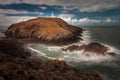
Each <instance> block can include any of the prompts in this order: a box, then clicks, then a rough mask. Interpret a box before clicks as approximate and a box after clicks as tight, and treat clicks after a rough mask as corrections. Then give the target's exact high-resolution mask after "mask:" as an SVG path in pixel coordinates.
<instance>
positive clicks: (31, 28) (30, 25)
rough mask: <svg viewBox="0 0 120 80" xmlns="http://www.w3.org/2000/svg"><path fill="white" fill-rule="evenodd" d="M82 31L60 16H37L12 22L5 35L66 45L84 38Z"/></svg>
mask: <svg viewBox="0 0 120 80" xmlns="http://www.w3.org/2000/svg"><path fill="white" fill-rule="evenodd" d="M82 31H83V29H81V28H79V27H76V26H72V25H69V24H68V23H66V22H65V21H64V20H62V19H60V18H36V19H31V20H28V21H24V22H19V23H15V24H12V25H11V26H10V27H9V28H8V29H7V30H6V32H5V35H6V37H9V38H33V39H35V40H36V39H37V41H39V42H42V43H50V44H59V45H60V44H61V45H62V44H63V45H65V44H70V43H73V42H78V41H79V40H82V38H80V36H82V35H81V33H82Z"/></svg>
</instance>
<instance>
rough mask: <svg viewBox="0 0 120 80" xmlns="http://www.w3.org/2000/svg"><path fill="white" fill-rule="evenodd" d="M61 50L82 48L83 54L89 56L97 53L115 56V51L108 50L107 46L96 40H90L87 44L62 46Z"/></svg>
mask: <svg viewBox="0 0 120 80" xmlns="http://www.w3.org/2000/svg"><path fill="white" fill-rule="evenodd" d="M61 50H62V51H67V50H69V51H79V50H84V51H83V55H86V56H90V55H91V54H97V55H110V56H115V55H116V53H115V52H108V47H106V46H104V45H102V44H101V43H98V42H92V43H89V44H88V45H85V44H83V45H81V46H79V45H72V46H69V47H67V48H62V49H61Z"/></svg>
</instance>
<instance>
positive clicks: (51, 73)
mask: <svg viewBox="0 0 120 80" xmlns="http://www.w3.org/2000/svg"><path fill="white" fill-rule="evenodd" d="M14 42H15V41H14ZM14 42H11V41H5V42H4V41H2V42H1V41H0V43H3V44H4V48H3V49H1V48H2V46H3V45H0V79H1V80H102V79H101V78H100V76H99V75H98V74H97V73H86V72H83V71H81V70H78V69H75V68H73V67H71V66H69V65H67V64H66V63H65V62H64V61H59V60H47V61H43V60H40V59H39V60H38V59H35V58H30V57H21V56H23V55H24V51H23V50H22V51H21V49H20V48H19V49H16V48H15V47H17V48H18V47H20V46H18V44H21V43H19V42H17V44H16V45H15V43H16V42H15V43H14ZM13 44H14V46H13ZM10 45H11V46H10ZM11 47H12V48H11ZM6 49H7V50H6ZM4 50H6V51H4ZM10 50H11V52H10V53H9V51H10ZM20 51H21V52H20ZM22 52H23V53H22ZM13 54H16V55H13ZM26 56H30V55H29V54H28V53H27V54H26Z"/></svg>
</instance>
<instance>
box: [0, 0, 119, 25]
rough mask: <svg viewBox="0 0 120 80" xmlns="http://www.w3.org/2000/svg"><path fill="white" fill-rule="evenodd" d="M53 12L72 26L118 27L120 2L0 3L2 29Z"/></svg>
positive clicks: (28, 0)
mask: <svg viewBox="0 0 120 80" xmlns="http://www.w3.org/2000/svg"><path fill="white" fill-rule="evenodd" d="M52 13H53V14H54V16H55V17H58V18H62V19H64V20H65V21H67V22H68V23H69V24H72V25H78V26H120V0H0V25H2V26H9V25H11V24H13V23H17V22H20V21H25V20H28V19H32V18H36V17H51V14H52Z"/></svg>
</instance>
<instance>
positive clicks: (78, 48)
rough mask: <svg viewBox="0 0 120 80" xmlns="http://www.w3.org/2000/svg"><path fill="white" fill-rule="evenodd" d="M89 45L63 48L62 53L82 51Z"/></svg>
mask: <svg viewBox="0 0 120 80" xmlns="http://www.w3.org/2000/svg"><path fill="white" fill-rule="evenodd" d="M86 46H87V45H85V44H84V45H81V46H78V45H72V46H69V47H67V48H62V51H67V50H69V51H75V50H76V51H78V50H82V49H85V47H86Z"/></svg>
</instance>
